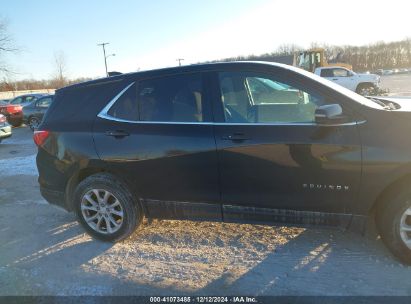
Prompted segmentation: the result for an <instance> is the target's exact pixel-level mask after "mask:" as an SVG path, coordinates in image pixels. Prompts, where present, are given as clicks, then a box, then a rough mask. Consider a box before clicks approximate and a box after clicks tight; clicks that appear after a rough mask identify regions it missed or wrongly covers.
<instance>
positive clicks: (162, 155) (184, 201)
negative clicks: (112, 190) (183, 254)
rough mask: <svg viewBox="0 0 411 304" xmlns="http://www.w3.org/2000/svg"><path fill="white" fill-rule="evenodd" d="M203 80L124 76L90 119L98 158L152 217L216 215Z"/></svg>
mask: <svg viewBox="0 0 411 304" xmlns="http://www.w3.org/2000/svg"><path fill="white" fill-rule="evenodd" d="M205 79H206V76H203V75H202V74H201V73H194V74H183V75H173V76H159V77H154V78H150V79H141V80H139V79H136V80H134V81H128V82H127V83H125V85H124V89H123V91H121V92H119V94H118V95H117V96H116V97H115V98H114V99H113V100H112V101H111V102H109V101H107V102H108V105H107V106H106V108H105V109H103V110H102V112H101V113H100V114H99V116H98V117H97V119H96V121H95V124H94V140H95V145H96V149H97V152H98V154H99V156H100V158H101V159H103V160H104V161H105V162H106V164H107V167H108V168H109V170H110V171H112V172H114V173H115V174H117V175H118V176H121V177H122V178H124V179H126V180H127V182H129V183H130V184H132V185H133V187H135V189H136V192H137V193H138V195H139V197H140V198H141V199H142V200H143V201H144V203H145V204H146V207H147V212H148V213H149V214H150V216H152V217H179V218H189V217H197V218H198V217H199V218H204V219H209V218H213V219H215V218H218V219H221V206H220V203H219V198H220V197H219V188H218V169H217V152H216V145H215V141H214V134H213V124H212V117H211V109H210V106H209V98H208V96H207V92H208V91H209V90H207V89H206V87H207V83H206V81H205Z"/></svg>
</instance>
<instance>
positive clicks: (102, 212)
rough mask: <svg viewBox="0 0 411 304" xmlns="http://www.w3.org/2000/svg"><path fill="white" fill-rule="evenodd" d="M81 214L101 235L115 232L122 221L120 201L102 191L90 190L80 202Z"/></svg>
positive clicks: (122, 212) (107, 192)
mask: <svg viewBox="0 0 411 304" xmlns="http://www.w3.org/2000/svg"><path fill="white" fill-rule="evenodd" d="M80 207H81V214H82V216H83V219H84V221H85V222H86V223H87V225H88V226H90V227H91V228H92V229H93V230H94V231H96V232H98V233H102V234H113V233H115V232H117V231H118V230H119V229H120V228H121V226H122V223H123V220H124V211H123V207H122V205H121V203H120V201H119V200H118V199H117V198H116V197H115V196H114V194H112V193H111V192H109V191H107V190H104V189H92V190H90V191H88V192H87V193H86V194H84V196H83V198H82V200H81V206H80Z"/></svg>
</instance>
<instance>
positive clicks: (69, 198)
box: [65, 167, 139, 211]
mask: <svg viewBox="0 0 411 304" xmlns="http://www.w3.org/2000/svg"><path fill="white" fill-rule="evenodd" d="M97 173H107V174H110V175H112V176H113V177H115V178H116V179H117V180H118V181H119V182H121V183H123V184H124V185H126V186H127V187H128V189H129V190H130V191H131V192H132V194H133V195H135V196H136V197H137V198H138V199H139V196H138V193H137V191H136V189H135V187H133V186H132V185H131V184H130V183H128V182H127V181H126V180H124V179H123V178H121V177H120V176H118V175H117V174H115V173H114V172H111V171H110V170H108V169H106V168H101V167H87V168H82V169H80V170H78V171H76V172H75V173H74V174H73V175H72V176H71V177H70V179H69V180H68V182H67V185H66V190H65V197H66V206H67V207H68V209H69V210H70V211H73V210H74V206H73V198H74V192H75V190H76V187H77V186H78V185H79V184H80V183H81V182H82V181H83V180H85V179H86V178H87V177H89V176H91V175H94V174H97Z"/></svg>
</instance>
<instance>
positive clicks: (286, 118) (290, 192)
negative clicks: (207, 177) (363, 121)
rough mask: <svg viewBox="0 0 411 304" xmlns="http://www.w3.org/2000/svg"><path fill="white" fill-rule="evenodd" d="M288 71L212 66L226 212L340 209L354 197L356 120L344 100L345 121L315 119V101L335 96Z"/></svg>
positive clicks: (357, 156)
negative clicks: (217, 68)
mask: <svg viewBox="0 0 411 304" xmlns="http://www.w3.org/2000/svg"><path fill="white" fill-rule="evenodd" d="M293 74H295V73H292V72H288V71H286V70H282V69H274V68H273V69H272V70H267V69H262V70H256V69H254V70H253V71H242V70H238V69H231V70H225V71H220V72H219V73H216V74H215V78H214V80H215V81H214V84H215V88H216V93H215V98H214V100H215V103H214V112H215V116H216V119H217V122H216V125H215V138H216V143H217V151H218V158H219V169H220V179H221V196H222V204H223V206H224V207H223V208H224V217H225V218H229V217H230V216H231V217H234V218H235V217H239V218H243V217H245V215H244V214H243V212H246V213H258V211H257V210H258V209H259V208H271V209H286V210H302V211H320V212H329V213H334V212H345V210H346V206H347V204H348V203H352V202H353V201H355V199H356V195H357V192H358V186H359V182H360V174H361V145H360V138H359V134H358V131H357V125H356V121H355V120H353V118H352V117H351V116H350V114H349V110H348V109H347V108H346V106H344V105H343V104H342V106H343V110H344V114H345V115H347V117H346V120H345V123H341V124H339V125H335V126H321V125H318V124H316V123H315V119H314V112H315V109H316V108H317V107H318V106H320V105H324V104H327V103H338V102H340V101H339V100H335V99H334V97H333V96H328V95H327V94H324V92H323V90H322V89H321V87H319V86H318V85H319V84H318V83H316V82H314V81H312V80H311V82H310V81H308V80H305V79H306V78H305V77H302V76H301V75H300V76H296V75H293ZM341 102H342V101H341ZM256 208H257V209H256Z"/></svg>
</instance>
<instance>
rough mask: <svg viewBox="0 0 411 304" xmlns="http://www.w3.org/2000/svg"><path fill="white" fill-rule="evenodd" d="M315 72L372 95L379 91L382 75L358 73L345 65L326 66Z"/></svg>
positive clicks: (356, 90) (360, 92) (359, 91)
mask: <svg viewBox="0 0 411 304" xmlns="http://www.w3.org/2000/svg"><path fill="white" fill-rule="evenodd" d="M314 74H316V75H319V76H321V77H324V78H326V79H328V80H331V81H333V82H335V83H338V84H339V85H341V86H343V87H346V88H347V89H350V90H351V91H354V92H357V93H358V94H361V95H370V94H372V93H373V92H375V91H377V90H378V88H379V85H380V76H378V75H375V74H357V73H355V72H354V71H351V70H349V69H347V68H344V67H339V66H326V67H319V68H316V69H315V71H314Z"/></svg>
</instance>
